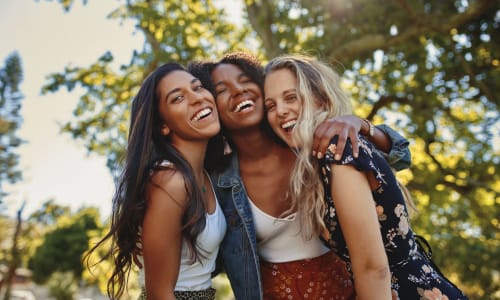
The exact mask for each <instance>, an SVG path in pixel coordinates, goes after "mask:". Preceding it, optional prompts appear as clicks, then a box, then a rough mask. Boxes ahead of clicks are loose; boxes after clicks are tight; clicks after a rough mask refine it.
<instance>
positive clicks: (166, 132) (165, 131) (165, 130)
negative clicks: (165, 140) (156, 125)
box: [160, 123, 170, 136]
mask: <svg viewBox="0 0 500 300" xmlns="http://www.w3.org/2000/svg"><path fill="white" fill-rule="evenodd" d="M160 132H161V134H162V135H164V136H167V135H169V134H170V128H169V127H168V126H167V124H165V123H163V124H162V125H161V129H160Z"/></svg>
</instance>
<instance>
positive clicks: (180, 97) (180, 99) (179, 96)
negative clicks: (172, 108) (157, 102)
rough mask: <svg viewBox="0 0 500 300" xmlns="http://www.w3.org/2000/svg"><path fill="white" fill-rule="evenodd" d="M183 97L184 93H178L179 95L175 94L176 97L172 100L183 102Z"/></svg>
mask: <svg viewBox="0 0 500 300" xmlns="http://www.w3.org/2000/svg"><path fill="white" fill-rule="evenodd" d="M183 99H184V95H177V96H174V98H173V99H172V102H173V103H178V102H181V101H182V100H183Z"/></svg>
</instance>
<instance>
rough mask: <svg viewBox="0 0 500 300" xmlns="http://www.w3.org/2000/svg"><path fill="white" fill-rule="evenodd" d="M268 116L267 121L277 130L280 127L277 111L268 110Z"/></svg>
mask: <svg viewBox="0 0 500 300" xmlns="http://www.w3.org/2000/svg"><path fill="white" fill-rule="evenodd" d="M266 118H267V122H268V123H269V125H270V126H271V128H272V129H273V130H274V131H276V129H277V128H278V123H277V122H278V121H277V119H276V113H275V112H274V111H272V112H267V111H266Z"/></svg>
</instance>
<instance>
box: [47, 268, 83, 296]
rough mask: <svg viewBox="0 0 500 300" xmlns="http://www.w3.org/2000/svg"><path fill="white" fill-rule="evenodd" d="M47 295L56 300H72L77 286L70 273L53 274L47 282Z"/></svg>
mask: <svg viewBox="0 0 500 300" xmlns="http://www.w3.org/2000/svg"><path fill="white" fill-rule="evenodd" d="M47 286H48V288H49V295H50V296H51V297H54V298H55V299H56V300H73V299H74V296H75V293H76V291H77V289H78V286H77V284H76V282H75V276H74V275H73V273H72V272H55V273H53V274H52V275H51V276H50V278H49V280H48V282H47Z"/></svg>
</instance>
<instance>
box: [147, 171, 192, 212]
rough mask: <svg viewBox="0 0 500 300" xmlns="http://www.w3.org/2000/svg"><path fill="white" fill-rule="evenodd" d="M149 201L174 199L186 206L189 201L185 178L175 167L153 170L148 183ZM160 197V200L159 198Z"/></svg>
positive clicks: (180, 204)
mask: <svg viewBox="0 0 500 300" xmlns="http://www.w3.org/2000/svg"><path fill="white" fill-rule="evenodd" d="M148 194H149V197H148V198H149V201H153V202H155V201H168V200H170V201H172V200H173V201H174V202H175V203H176V204H177V205H179V206H181V207H184V206H185V204H186V202H187V190H186V182H185V178H184V176H183V175H182V173H181V172H179V171H178V170H176V169H175V168H174V167H169V168H165V169H159V170H155V171H153V173H152V174H151V177H150V182H149V184H148ZM157 199H158V200H157Z"/></svg>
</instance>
